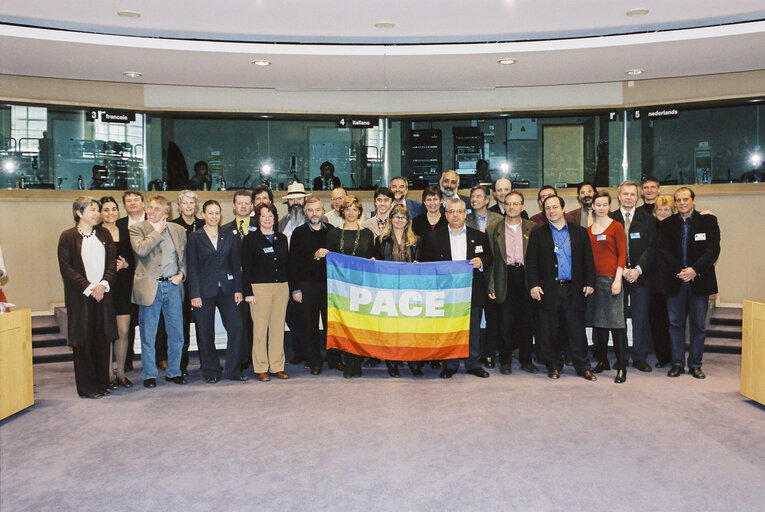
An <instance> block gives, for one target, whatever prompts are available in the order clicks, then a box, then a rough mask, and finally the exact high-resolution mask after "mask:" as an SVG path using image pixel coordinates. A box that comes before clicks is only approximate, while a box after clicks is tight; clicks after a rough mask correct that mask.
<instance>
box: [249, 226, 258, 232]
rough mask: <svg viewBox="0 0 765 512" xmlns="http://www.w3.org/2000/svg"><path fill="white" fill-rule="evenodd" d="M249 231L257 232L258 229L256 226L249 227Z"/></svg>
mask: <svg viewBox="0 0 765 512" xmlns="http://www.w3.org/2000/svg"><path fill="white" fill-rule="evenodd" d="M247 230H248V231H257V230H258V228H256V227H255V226H247Z"/></svg>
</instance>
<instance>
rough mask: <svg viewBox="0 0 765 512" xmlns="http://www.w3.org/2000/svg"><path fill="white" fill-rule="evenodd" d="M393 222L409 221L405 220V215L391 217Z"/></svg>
mask: <svg viewBox="0 0 765 512" xmlns="http://www.w3.org/2000/svg"><path fill="white" fill-rule="evenodd" d="M391 218H392V219H393V220H409V219H407V218H406V215H396V216H395V217H391Z"/></svg>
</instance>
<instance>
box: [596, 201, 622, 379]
mask: <svg viewBox="0 0 765 512" xmlns="http://www.w3.org/2000/svg"><path fill="white" fill-rule="evenodd" d="M592 209H593V211H594V212H595V222H593V224H592V226H590V227H589V228H587V232H588V233H589V234H590V243H591V244H592V257H593V259H594V260H595V275H596V277H595V293H594V294H592V295H591V296H590V297H588V298H587V325H590V326H592V328H593V331H592V339H593V342H594V344H595V352H596V355H597V357H598V359H599V360H598V363H597V364H596V365H595V368H594V369H593V371H594V372H595V373H599V372H602V371H603V370H610V369H611V367H610V365H609V364H608V356H607V351H608V331H609V330H610V331H611V336H612V337H613V340H614V352H615V353H616V378H615V379H614V382H616V383H619V384H621V383H622V382H625V381H626V380H627V364H626V358H625V352H626V351H627V334H626V325H627V324H626V323H625V321H624V297H623V296H622V272H624V266H625V265H626V264H627V236H626V235H625V234H624V227H622V225H621V223H619V222H616V221H615V220H613V219H611V218H610V217H609V216H608V214H609V212H610V210H611V196H610V195H608V192H605V191H604V192H598V193H597V194H595V198H594V199H593V202H592Z"/></svg>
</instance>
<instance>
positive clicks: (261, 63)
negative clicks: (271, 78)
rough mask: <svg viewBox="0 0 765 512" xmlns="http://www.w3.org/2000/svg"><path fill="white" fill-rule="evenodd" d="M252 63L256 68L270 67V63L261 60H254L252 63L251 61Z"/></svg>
mask: <svg viewBox="0 0 765 512" xmlns="http://www.w3.org/2000/svg"><path fill="white" fill-rule="evenodd" d="M252 63H253V64H255V65H256V66H270V65H271V61H270V60H263V59H259V60H254V61H252Z"/></svg>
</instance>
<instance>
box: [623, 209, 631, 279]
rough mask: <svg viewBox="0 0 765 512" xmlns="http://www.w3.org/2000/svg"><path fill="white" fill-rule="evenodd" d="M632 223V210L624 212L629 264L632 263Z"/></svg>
mask: <svg viewBox="0 0 765 512" xmlns="http://www.w3.org/2000/svg"><path fill="white" fill-rule="evenodd" d="M630 224H632V215H630V212H627V213H625V214H624V232H625V233H626V234H627V265H628V266H630V267H631V266H632V265H630Z"/></svg>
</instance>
